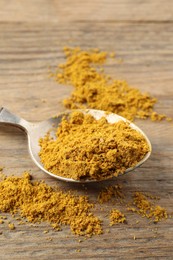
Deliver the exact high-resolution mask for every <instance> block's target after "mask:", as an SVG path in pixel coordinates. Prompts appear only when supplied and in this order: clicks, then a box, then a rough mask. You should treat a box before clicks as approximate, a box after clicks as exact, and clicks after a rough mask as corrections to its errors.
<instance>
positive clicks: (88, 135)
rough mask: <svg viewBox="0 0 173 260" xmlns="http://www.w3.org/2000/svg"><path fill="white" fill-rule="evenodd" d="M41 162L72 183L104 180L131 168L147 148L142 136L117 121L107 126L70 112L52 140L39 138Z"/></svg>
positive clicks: (104, 121) (92, 118) (105, 121)
mask: <svg viewBox="0 0 173 260" xmlns="http://www.w3.org/2000/svg"><path fill="white" fill-rule="evenodd" d="M40 146H41V149H40V153H39V156H40V158H41V162H42V163H43V165H44V168H45V169H46V170H48V171H50V172H52V173H54V174H57V175H59V176H63V177H66V178H72V179H75V180H79V179H80V180H81V179H97V180H102V179H107V178H110V177H113V176H118V175H119V174H123V173H124V172H125V170H126V169H128V168H130V167H133V166H135V165H136V164H137V163H138V162H139V161H141V159H143V157H144V156H145V155H146V154H147V152H149V150H150V148H149V146H148V144H147V142H146V140H145V138H144V137H143V136H142V134H141V133H139V132H137V131H136V130H135V129H132V128H131V127H130V126H129V123H127V122H124V121H119V122H116V123H111V124H110V123H108V122H107V119H106V118H105V117H102V118H101V119H99V120H96V119H95V118H94V117H93V116H91V115H89V114H83V113H82V112H79V111H78V112H77V111H75V112H72V114H71V115H70V116H69V118H66V117H64V118H63V119H62V121H61V123H60V125H59V126H58V128H57V132H56V139H53V138H52V137H50V135H49V134H47V135H46V136H45V137H44V138H41V139H40Z"/></svg>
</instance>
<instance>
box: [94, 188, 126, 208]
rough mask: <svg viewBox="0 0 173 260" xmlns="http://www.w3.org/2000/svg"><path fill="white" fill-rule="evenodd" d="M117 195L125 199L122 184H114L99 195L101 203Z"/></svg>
mask: <svg viewBox="0 0 173 260" xmlns="http://www.w3.org/2000/svg"><path fill="white" fill-rule="evenodd" d="M114 197H117V198H119V199H124V194H123V192H122V186H121V185H114V186H109V187H106V188H104V189H103V190H102V191H101V192H100V193H99V196H98V201H99V203H101V204H102V203H105V202H108V201H110V200H111V199H112V198H114Z"/></svg>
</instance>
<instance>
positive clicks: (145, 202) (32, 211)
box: [0, 172, 168, 237]
mask: <svg viewBox="0 0 173 260" xmlns="http://www.w3.org/2000/svg"><path fill="white" fill-rule="evenodd" d="M103 195H104V199H103ZM128 199H129V195H128V198H127V195H126V193H125V192H123V187H121V186H119V185H114V186H110V187H106V188H104V189H103V190H101V191H100V193H99V195H98V201H97V202H95V203H94V204H93V203H90V202H89V199H88V196H83V195H76V194H74V192H71V191H68V192H64V191H62V190H60V189H58V188H52V187H50V186H49V185H47V184H46V183H44V182H38V181H32V180H31V175H30V174H29V173H27V172H25V173H24V174H23V175H22V176H21V177H15V176H9V177H6V176H4V175H2V176H1V180H0V211H1V212H9V213H11V214H12V216H13V218H14V219H16V220H18V221H19V224H25V221H24V220H25V219H27V221H28V222H31V223H41V222H43V221H44V222H48V223H50V225H51V226H52V228H53V229H55V230H57V231H60V230H61V228H62V226H63V225H68V226H69V227H70V229H71V231H72V232H73V233H74V234H75V235H80V236H88V237H91V236H93V235H100V234H102V233H103V232H104V230H103V221H102V220H101V219H100V218H99V217H97V216H95V214H94V213H93V212H92V211H93V210H94V206H95V205H97V204H100V203H101V204H100V205H102V204H105V203H107V202H109V201H112V202H113V201H114V200H115V201H116V207H117V206H118V204H119V205H120V204H121V205H123V208H124V211H127V212H128V211H131V212H132V213H134V214H139V215H142V217H146V218H147V219H150V220H152V221H153V222H155V223H156V222H158V221H161V220H163V219H167V218H168V213H167V211H166V210H165V209H164V208H162V207H161V206H158V205H155V204H154V203H153V202H151V201H150V200H152V199H153V198H152V196H150V200H149V199H148V198H147V196H146V195H145V194H143V193H142V192H135V193H133V194H132V195H131V198H130V199H131V201H130V203H128V204H127V200H128ZM118 202H119V203H118ZM130 205H131V208H130V207H129V206H130ZM6 219H7V217H3V216H0V220H1V222H0V224H3V223H5V221H6ZM21 219H22V221H21ZM108 220H109V226H110V227H111V226H114V225H115V224H126V223H128V222H127V221H128V220H127V216H125V214H124V213H123V212H121V211H120V210H119V209H117V208H115V206H113V208H112V210H111V211H110V213H109V216H108ZM8 227H9V229H10V230H14V229H16V226H15V225H14V224H13V223H11V222H10V223H9V224H8ZM44 233H45V234H46V233H48V230H47V231H44Z"/></svg>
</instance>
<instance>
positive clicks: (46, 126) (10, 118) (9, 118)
mask: <svg viewBox="0 0 173 260" xmlns="http://www.w3.org/2000/svg"><path fill="white" fill-rule="evenodd" d="M80 111H82V112H83V113H84V114H90V115H92V116H93V117H94V118H95V119H96V120H99V119H100V118H101V117H106V119H107V121H108V123H110V124H111V123H115V122H118V121H120V120H122V121H124V122H128V123H129V124H130V125H129V126H130V127H131V128H132V129H135V130H136V131H138V132H140V133H141V134H142V136H143V137H144V138H145V140H146V142H147V144H148V146H149V152H148V153H147V154H146V155H145V156H144V157H143V159H142V160H141V161H140V162H138V163H137V164H136V165H135V166H133V167H130V168H128V169H126V171H125V172H124V173H127V172H130V171H132V170H134V169H135V168H137V167H139V166H140V165H141V164H143V163H144V162H145V161H146V160H147V159H148V158H149V156H150V154H151V150H152V148H151V143H150V141H149V139H148V137H147V136H146V134H145V133H144V132H143V131H142V130H141V129H140V128H139V127H137V126H136V125H135V124H133V123H131V122H130V121H128V120H127V119H125V118H124V117H122V116H119V115H117V114H113V113H109V114H108V113H106V112H105V111H102V110H95V109H86V110H80ZM70 113H71V111H68V112H65V113H62V114H59V115H58V116H56V117H52V118H50V119H48V120H45V121H42V122H38V123H31V122H28V121H26V120H24V119H23V118H20V117H18V116H16V115H14V114H12V113H11V112H9V111H8V110H7V109H5V108H0V124H10V125H13V126H16V127H18V128H21V129H22V130H24V131H25V132H26V134H27V137H28V148H29V153H30V155H31V158H32V160H33V161H34V163H35V164H36V165H37V166H38V167H39V168H40V169H41V170H42V171H44V172H45V173H47V174H49V175H50V176H52V177H54V178H56V179H59V180H62V181H67V182H79V183H86V182H95V181H98V180H94V179H86V180H74V179H71V178H65V177H62V176H58V175H56V174H53V173H51V172H49V171H47V170H46V169H45V168H44V166H43V164H42V163H41V161H40V157H39V155H38V154H39V151H40V146H39V139H40V138H41V137H44V136H45V135H46V134H47V132H48V131H51V130H52V131H51V134H52V135H53V134H54V129H55V128H57V127H58V125H59V124H60V123H61V120H62V117H63V116H64V115H69V114H70Z"/></svg>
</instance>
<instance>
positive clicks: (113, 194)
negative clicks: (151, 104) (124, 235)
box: [98, 185, 168, 224]
mask: <svg viewBox="0 0 173 260" xmlns="http://www.w3.org/2000/svg"><path fill="white" fill-rule="evenodd" d="M115 198H116V199H118V200H119V202H121V204H123V205H124V206H125V208H126V209H127V210H128V211H131V212H133V213H137V214H139V215H142V216H143V217H146V218H148V219H153V220H154V222H158V221H160V220H162V219H167V218H168V213H167V211H166V209H164V208H163V207H161V206H159V205H154V203H153V202H151V201H149V200H148V198H150V199H151V200H155V201H156V200H158V199H159V197H158V196H154V195H152V194H150V193H146V194H144V193H142V192H135V193H134V195H133V202H132V203H131V202H130V203H129V204H127V202H128V199H129V196H128V197H127V195H126V194H125V193H124V192H123V188H122V186H120V185H114V186H109V187H106V188H104V189H103V190H102V191H101V192H100V193H99V196H98V201H99V202H100V203H101V204H102V203H105V202H108V201H110V200H113V199H115ZM129 205H133V206H135V207H133V206H131V207H129ZM115 212H116V211H115ZM115 216H116V214H115ZM117 216H118V212H117ZM138 223H139V221H136V224H138Z"/></svg>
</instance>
